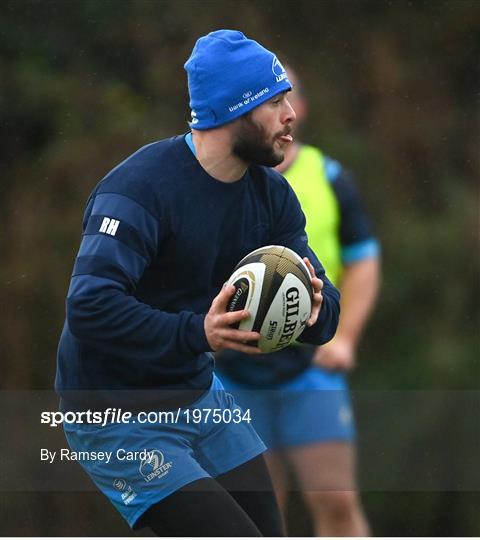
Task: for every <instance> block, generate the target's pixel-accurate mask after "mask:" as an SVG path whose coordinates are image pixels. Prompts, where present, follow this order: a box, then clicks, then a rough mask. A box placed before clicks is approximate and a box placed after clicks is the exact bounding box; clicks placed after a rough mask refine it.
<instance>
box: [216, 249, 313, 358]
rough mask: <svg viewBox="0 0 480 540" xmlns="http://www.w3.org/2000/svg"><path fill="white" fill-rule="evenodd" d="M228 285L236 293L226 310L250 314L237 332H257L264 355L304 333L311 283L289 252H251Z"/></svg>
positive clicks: (310, 309)
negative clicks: (232, 287)
mask: <svg viewBox="0 0 480 540" xmlns="http://www.w3.org/2000/svg"><path fill="white" fill-rule="evenodd" d="M228 283H229V284H230V285H234V286H235V288H236V290H235V293H234V294H233V295H232V298H231V300H230V302H229V305H228V307H227V310H228V311H237V310H240V309H246V310H248V311H249V312H250V314H251V317H250V318H249V319H247V320H244V321H241V323H240V324H239V325H237V328H239V329H240V330H253V331H255V332H259V333H260V335H261V338H260V340H259V342H258V346H259V347H260V349H261V350H262V351H263V352H274V351H278V350H280V349H283V348H284V347H287V346H288V345H290V344H291V343H292V342H293V341H295V340H296V339H297V338H298V337H299V336H300V334H301V333H302V332H303V330H304V329H305V324H306V322H307V321H308V319H309V317H310V313H311V311H312V296H313V289H312V283H311V278H310V272H309V270H308V268H307V265H306V264H305V263H304V262H303V259H302V258H301V257H299V256H298V255H297V254H296V253H295V252H294V251H292V250H291V249H289V248H286V247H283V246H265V247H262V248H259V249H256V250H255V251H252V252H251V253H249V254H248V255H247V256H246V257H244V258H243V259H242V260H241V261H240V262H239V263H238V264H237V266H236V267H235V269H234V271H233V274H232V275H231V277H230V279H229V280H228Z"/></svg>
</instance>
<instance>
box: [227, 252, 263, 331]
mask: <svg viewBox="0 0 480 540" xmlns="http://www.w3.org/2000/svg"><path fill="white" fill-rule="evenodd" d="M264 276H265V264H264V263H260V262H258V263H249V264H245V265H244V266H242V267H240V268H239V269H238V270H236V271H235V272H234V273H233V274H232V275H231V276H230V279H229V280H228V284H229V285H232V284H233V283H235V282H236V281H237V280H238V279H241V278H244V279H246V280H247V281H248V287H249V288H248V296H247V301H246V304H245V308H244V309H246V310H247V311H249V312H250V314H251V317H250V318H248V319H245V320H243V321H242V322H241V323H240V326H239V329H240V330H248V331H249V330H251V329H252V328H253V323H254V322H255V316H256V314H257V310H258V306H259V304H260V299H261V297H262V285H263V278H264Z"/></svg>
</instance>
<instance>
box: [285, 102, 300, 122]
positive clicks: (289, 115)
mask: <svg viewBox="0 0 480 540" xmlns="http://www.w3.org/2000/svg"><path fill="white" fill-rule="evenodd" d="M296 118H297V115H296V113H295V111H294V110H293V107H292V106H291V105H290V102H289V101H288V99H285V111H284V113H283V117H282V123H283V124H289V123H291V122H294V121H295V119H296Z"/></svg>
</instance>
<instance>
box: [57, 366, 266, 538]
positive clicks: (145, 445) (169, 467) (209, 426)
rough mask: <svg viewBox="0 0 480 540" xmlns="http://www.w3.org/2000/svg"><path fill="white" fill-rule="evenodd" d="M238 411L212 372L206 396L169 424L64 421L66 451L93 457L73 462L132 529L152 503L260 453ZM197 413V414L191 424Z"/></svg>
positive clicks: (259, 445) (258, 443)
mask: <svg viewBox="0 0 480 540" xmlns="http://www.w3.org/2000/svg"><path fill="white" fill-rule="evenodd" d="M239 409H240V407H239V406H238V405H237V404H236V403H235V402H234V400H233V397H232V396H231V394H227V393H226V392H225V390H224V388H223V386H222V384H221V382H220V381H219V380H218V378H217V377H215V376H214V377H213V382H212V386H211V388H210V390H209V391H208V392H207V393H206V394H204V395H203V396H202V397H201V398H200V399H199V400H198V401H196V402H195V403H193V404H191V405H189V406H188V407H185V408H183V409H178V411H176V412H179V414H178V417H177V418H176V420H175V422H171V423H169V422H163V423H139V422H138V421H137V422H135V423H133V422H132V421H130V423H128V424H118V423H116V424H107V425H106V426H105V427H102V426H99V425H95V424H64V429H65V434H66V438H67V441H68V444H69V446H70V448H71V450H73V451H75V452H80V451H83V452H87V453H88V454H89V455H93V456H99V458H98V459H94V460H92V459H79V462H80V464H81V465H82V466H83V467H84V469H85V470H86V472H87V473H88V474H89V476H90V477H91V478H92V480H93V481H94V483H95V484H96V485H97V487H98V488H99V489H100V490H101V491H102V492H103V493H104V495H106V496H107V497H108V498H109V499H110V501H111V502H112V504H113V505H114V506H115V508H116V509H117V510H118V511H119V512H120V514H121V515H122V516H123V517H124V518H125V519H126V520H127V522H128V524H129V525H130V526H131V527H132V528H133V527H134V526H135V524H136V522H137V521H138V519H139V518H140V517H141V516H142V514H143V513H144V512H145V511H146V510H148V508H149V507H150V506H151V505H152V504H155V503H156V502H158V501H160V500H162V499H164V498H165V497H167V496H168V495H170V494H172V493H173V492H175V491H177V490H178V489H180V488H181V487H183V486H185V485H186V484H189V483H190V482H193V481H194V480H198V479H200V478H206V477H216V476H218V475H221V474H223V473H225V472H227V471H229V470H231V469H234V468H235V467H237V466H239V465H241V464H242V463H245V462H246V461H249V460H250V459H252V458H254V457H255V456H257V455H259V454H261V453H262V452H264V451H265V449H266V448H265V445H264V444H263V443H262V441H261V440H260V438H259V436H258V435H257V433H256V432H255V430H254V429H253V427H252V424H251V423H249V422H248V421H246V420H241V421H239V418H241V417H240V416H239V412H238V411H239ZM207 410H210V411H211V412H210V413H208V417H207V416H206V414H207V413H205V411H207ZM197 411H203V412H202V413H201V414H202V417H201V421H200V422H198V423H195V422H194V421H193V418H194V413H195V412H197ZM214 411H216V415H215V414H214ZM220 411H227V414H225V412H220ZM229 411H232V414H231V413H230V412H229ZM240 412H241V411H240ZM220 415H221V416H220ZM135 418H137V419H138V418H139V416H137V417H133V419H135ZM197 419H198V417H197ZM219 420H220V421H219ZM234 420H235V421H234ZM98 452H103V453H104V454H97V453H98ZM108 452H111V457H110V459H109V460H108V459H107V458H108ZM135 452H137V454H135ZM107 461H108V462H107Z"/></svg>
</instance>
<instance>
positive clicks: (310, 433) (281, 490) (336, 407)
mask: <svg viewBox="0 0 480 540" xmlns="http://www.w3.org/2000/svg"><path fill="white" fill-rule="evenodd" d="M287 73H288V76H289V79H290V80H291V81H292V83H293V85H294V90H293V91H292V92H291V95H290V96H289V97H290V102H291V104H292V106H293V108H294V110H295V112H296V114H297V121H296V127H295V130H296V131H298V127H299V126H300V124H301V122H302V120H304V118H305V116H306V114H307V103H306V100H305V98H304V96H303V93H302V89H301V86H300V84H299V81H298V78H297V77H296V75H295V73H294V72H293V70H292V69H291V68H287ZM277 170H279V171H280V172H281V173H282V174H283V175H284V176H285V177H286V178H287V180H288V181H289V182H290V184H291V186H292V187H293V188H294V190H295V192H296V194H297V196H298V198H299V200H300V203H301V205H302V210H303V211H304V212H305V214H306V218H307V226H306V231H307V234H308V238H309V244H310V245H311V246H312V248H313V249H314V251H315V253H317V254H318V256H319V257H320V258H321V260H322V262H323V263H324V265H325V269H326V271H327V274H328V275H329V277H331V279H332V281H333V282H334V283H335V284H337V285H338V284H339V285H340V290H341V293H342V299H341V306H342V310H341V316H340V323H339V327H338V330H337V333H336V335H335V337H334V339H333V340H332V341H330V342H329V343H327V344H326V345H323V346H321V347H317V348H313V347H301V346H293V347H290V348H288V349H286V350H283V351H280V352H278V353H275V354H273V355H268V356H264V355H260V356H258V357H256V358H255V359H252V358H248V357H246V356H245V355H241V354H238V353H235V352H233V351H225V352H224V353H222V354H220V355H219V356H218V361H219V362H218V363H219V366H220V371H219V373H220V377H221V379H222V381H223V382H224V384H225V386H226V388H227V389H229V390H231V391H233V393H234V395H235V396H236V397H237V398H238V399H239V400H240V402H241V403H242V405H244V406H250V407H251V408H252V410H253V421H254V425H255V426H256V428H257V430H258V432H259V433H260V435H261V436H262V438H263V440H264V441H265V442H266V444H267V446H268V447H269V448H271V449H272V450H271V451H270V452H269V453H268V460H269V467H270V471H271V473H272V475H273V479H274V484H275V488H276V492H277V495H278V500H279V502H280V505H281V507H283V508H284V507H285V502H286V494H287V483H288V482H287V475H288V467H290V466H291V467H292V469H293V471H294V473H295V475H296V477H297V480H298V482H299V486H300V489H301V490H302V494H303V498H304V500H305V502H306V504H307V507H308V508H309V510H310V512H311V515H312V517H313V522H314V528H315V535H317V536H334V535H341V536H356V535H358V536H365V535H367V534H368V524H367V521H366V519H365V517H364V514H363V511H362V509H361V504H360V500H359V496H358V493H357V489H356V486H355V449H354V425H353V417H352V413H351V406H350V403H349V398H348V390H347V383H346V378H345V375H344V373H345V372H348V371H350V370H352V369H353V368H354V366H355V356H356V348H357V344H358V340H359V338H360V336H361V332H362V329H363V328H364V326H365V323H366V322H367V320H368V316H369V314H370V312H371V310H372V308H373V306H374V302H375V299H376V296H377V290H378V282H379V256H378V255H379V246H378V242H377V240H376V239H375V238H374V237H373V234H372V230H371V227H370V223H369V220H368V218H367V216H366V213H365V210H364V208H363V205H362V203H361V200H360V197H359V193H358V191H357V188H356V187H355V185H354V183H353V180H352V178H351V176H350V175H349V174H348V173H347V172H346V171H345V169H344V168H343V167H342V166H341V165H340V164H339V163H338V162H337V161H334V160H332V159H331V158H329V157H327V156H325V155H324V154H323V153H322V152H321V151H320V150H319V149H317V148H314V147H312V146H308V145H304V144H301V143H299V142H294V143H293V144H292V145H290V146H289V147H288V148H287V150H286V153H285V160H284V161H283V162H282V163H281V164H280V165H278V167H277ZM246 388H251V389H253V390H252V391H249V392H245V391H244V390H245V389H246Z"/></svg>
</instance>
